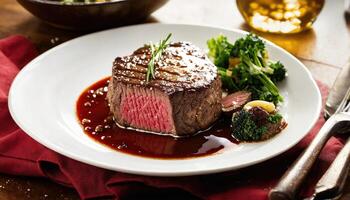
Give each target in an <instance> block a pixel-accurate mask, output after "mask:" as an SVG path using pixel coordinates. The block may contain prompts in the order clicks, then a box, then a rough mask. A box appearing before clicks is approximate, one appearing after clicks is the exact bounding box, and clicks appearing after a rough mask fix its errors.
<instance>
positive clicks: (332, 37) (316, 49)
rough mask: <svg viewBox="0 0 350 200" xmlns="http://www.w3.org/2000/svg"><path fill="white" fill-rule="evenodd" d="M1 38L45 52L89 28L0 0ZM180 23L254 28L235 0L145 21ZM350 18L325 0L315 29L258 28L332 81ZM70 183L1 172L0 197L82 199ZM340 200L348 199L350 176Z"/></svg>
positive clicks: (349, 40) (348, 51)
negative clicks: (55, 21) (15, 38)
mask: <svg viewBox="0 0 350 200" xmlns="http://www.w3.org/2000/svg"><path fill="white" fill-rule="evenodd" d="M0 3H1V4H0V38H3V37H6V36H9V35H13V34H22V35H25V36H27V37H28V38H29V39H31V40H32V41H33V42H34V43H35V44H36V46H37V47H38V49H39V51H40V52H44V51H46V50H48V49H50V48H51V47H54V46H56V45H57V44H60V43H62V42H64V41H67V40H69V39H71V38H74V37H77V36H80V35H83V34H85V33H80V32H71V31H65V30H60V29H56V28H53V27H50V26H48V25H46V24H44V23H42V22H41V21H39V20H38V19H37V18H35V17H33V16H32V15H31V14H30V13H28V12H27V11H26V10H24V9H23V8H22V7H21V6H20V5H19V4H18V3H17V2H16V1H14V0H0ZM148 22H161V23H182V24H201V25H211V26H219V27H223V28H227V29H237V28H238V29H244V30H248V31H251V30H250V29H249V27H247V25H246V24H245V23H244V21H243V18H242V17H241V15H240V14H239V12H238V10H237V7H236V4H235V1H234V0H216V1H212V0H192V1H187V0H172V1H169V2H168V3H167V4H166V5H165V6H164V7H162V8H161V9H159V10H158V11H156V12H155V13H153V15H152V16H151V17H149V19H147V20H146V21H145V22H142V23H148ZM349 33H350V17H348V16H346V15H345V14H344V1H343V0H327V1H326V4H325V6H324V8H323V10H322V12H321V14H320V15H319V17H318V19H317V21H316V22H315V24H314V25H313V29H311V30H309V31H307V32H303V33H301V34H294V35H276V34H266V33H257V34H259V35H261V36H263V37H265V38H267V39H269V40H271V41H273V42H274V43H276V44H278V45H280V46H282V47H283V48H285V49H286V50H288V51H289V52H291V53H292V54H293V55H295V56H296V57H298V58H299V59H300V60H301V61H302V62H303V63H304V64H305V65H306V66H307V67H308V69H309V70H310V71H311V73H312V74H313V76H314V77H315V78H316V79H318V80H321V81H322V82H324V83H326V84H327V85H328V86H331V85H332V83H333V82H334V80H335V78H336V76H337V73H338V72H339V71H340V69H341V67H342V66H343V65H344V64H345V63H346V62H347V60H348V58H349V57H350V35H349ZM78 198H79V197H78V195H77V193H76V192H75V191H74V190H73V189H70V188H65V187H63V186H60V185H57V184H55V183H53V182H50V181H49V180H46V179H41V178H28V177H16V176H9V175H5V174H0V200H11V199H78ZM341 199H343V200H345V199H350V181H349V180H348V181H347V186H346V192H345V195H343V197H341Z"/></svg>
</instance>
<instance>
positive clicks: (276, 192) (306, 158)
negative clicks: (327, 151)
mask: <svg viewBox="0 0 350 200" xmlns="http://www.w3.org/2000/svg"><path fill="white" fill-rule="evenodd" d="M347 65H349V63H347ZM346 68H347V70H349V71H350V67H346ZM345 72H346V73H347V71H345ZM342 73H344V71H342ZM342 73H341V74H340V75H339V76H338V77H346V76H343V75H342ZM338 79H339V78H338ZM337 82H343V83H346V82H349V79H343V80H342V79H341V80H340V81H339V80H337V81H336V83H337ZM334 87H336V85H334ZM334 87H333V88H334ZM333 88H332V89H333ZM347 89H348V91H347V92H346V90H345V92H344V93H347V94H346V95H343V98H342V99H343V100H342V101H341V105H339V107H338V109H336V111H335V112H334V114H333V115H332V116H330V118H329V119H328V120H327V121H326V123H325V124H324V125H323V127H322V128H321V130H320V131H319V132H318V134H317V135H316V136H315V138H314V140H313V141H312V142H311V143H310V145H309V146H308V147H307V148H306V150H305V151H304V152H303V153H302V154H301V155H300V156H299V157H298V159H297V160H296V161H295V162H294V163H293V164H292V166H291V167H290V168H289V169H288V170H287V172H285V174H284V175H283V176H282V178H281V180H280V181H279V183H278V184H277V186H276V187H275V188H273V189H272V190H271V191H270V193H269V199H270V200H288V199H290V200H293V199H295V198H296V194H297V192H298V189H299V188H300V185H301V184H302V182H303V181H304V179H305V177H306V176H307V174H308V172H309V171H310V169H311V167H312V165H313V163H314V162H315V161H316V159H317V157H318V155H319V154H320V152H321V150H322V148H323V146H324V145H325V144H326V142H327V141H328V139H329V138H330V137H331V136H332V135H334V134H337V133H341V132H347V131H348V130H349V128H350V113H349V107H350V105H349V101H348V99H349V96H350V89H349V87H348V88H347ZM331 93H332V92H331ZM335 96H336V95H335ZM338 98H339V96H338ZM335 100H336V101H337V99H335ZM338 102H340V101H338ZM335 106H336V104H335ZM345 151H346V149H345ZM339 162H340V161H339ZM344 165H346V162H345V163H344ZM342 169H343V168H342ZM344 170H345V169H344ZM329 173H331V172H329ZM330 176H331V175H328V177H330ZM326 180H328V179H326ZM335 182H336V183H338V181H335ZM321 183H322V182H321ZM338 185H339V184H338ZM319 191H320V189H319ZM320 192H321V191H320ZM316 193H317V191H316ZM315 197H317V196H315Z"/></svg>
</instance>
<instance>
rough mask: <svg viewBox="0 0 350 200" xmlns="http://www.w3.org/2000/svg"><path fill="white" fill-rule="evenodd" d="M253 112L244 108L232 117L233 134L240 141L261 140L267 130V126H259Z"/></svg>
mask: <svg viewBox="0 0 350 200" xmlns="http://www.w3.org/2000/svg"><path fill="white" fill-rule="evenodd" d="M252 115H253V114H252V113H250V112H248V111H246V110H244V109H242V110H241V111H239V112H237V113H235V114H234V115H233V117H232V136H233V137H234V138H236V139H237V140H239V141H259V140H261V138H262V136H263V134H265V133H266V132H267V127H266V126H257V124H256V123H255V121H254V120H253V116H252Z"/></svg>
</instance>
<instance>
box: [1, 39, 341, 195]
mask: <svg viewBox="0 0 350 200" xmlns="http://www.w3.org/2000/svg"><path fill="white" fill-rule="evenodd" d="M36 55H37V53H36V51H35V49H34V47H33V45H32V44H31V43H30V42H29V41H28V40H27V39H25V38H23V37H21V36H12V37H9V38H6V39H2V40H0V172H2V173H7V174H14V175H21V176H37V177H47V178H49V179H51V180H53V181H55V182H57V183H59V184H62V185H65V186H69V187H74V188H75V189H76V190H77V191H78V193H79V195H80V197H81V198H83V199H90V198H97V197H111V198H117V199H133V198H136V197H137V196H139V197H140V196H141V197H148V198H152V199H154V198H156V197H159V198H162V197H165V196H167V195H169V194H173V195H181V196H183V197H188V198H200V199H212V200H214V199H240V200H249V199H251V200H260V199H261V200H265V199H267V194H268V192H269V189H270V188H271V187H273V186H274V185H275V184H276V182H277V181H278V179H279V178H280V177H281V175H282V174H283V172H285V170H286V169H287V168H288V166H289V165H290V164H291V163H292V162H293V161H294V160H295V158H296V157H297V156H298V155H299V154H300V152H301V151H302V150H303V149H304V148H305V147H306V146H307V145H308V144H309V143H310V141H311V140H312V138H313V137H314V135H315V133H317V131H318V130H319V129H320V127H321V126H322V124H323V123H324V120H323V118H322V116H320V118H319V120H318V122H317V124H316V125H315V127H314V128H313V130H312V131H311V132H310V133H309V134H308V135H307V136H306V137H305V138H304V139H303V140H302V141H301V142H300V143H299V144H298V145H296V146H295V147H294V148H292V149H291V150H289V151H288V152H286V153H284V154H282V155H280V156H278V157H276V158H273V159H270V160H269V161H266V162H263V163H260V164H258V165H254V166H251V167H248V168H245V169H242V170H236V171H232V172H226V173H220V174H215V175H203V176H192V177H179V178H167V177H162V178H160V177H147V176H138V175H131V174H125V173H120V172H113V171H109V170H104V169H101V168H97V167H94V166H90V165H87V164H83V163H80V162H78V161H75V160H72V159H70V158H67V157H65V156H62V155H60V154H58V153H56V152H54V151H51V150H50V149H47V148H46V147H44V146H42V145H41V144H39V143H37V142H36V141H35V140H33V139H32V138H30V137H29V136H28V135H27V134H25V133H24V132H23V131H22V130H21V129H20V128H19V127H18V126H17V125H16V124H15V122H14V121H13V120H12V118H11V116H10V114H9V110H8V107H7V97H8V90H9V87H10V84H11V82H12V80H13V79H14V77H15V76H16V74H17V73H18V71H19V70H20V69H21V68H22V67H23V66H24V65H25V64H26V63H27V62H29V61H30V60H31V59H33V58H34V57H35V56H36ZM319 87H320V89H321V91H322V95H323V97H325V96H326V95H327V92H328V89H327V88H326V87H325V86H324V85H322V84H319ZM342 147H343V141H342V140H340V139H338V138H334V137H333V138H331V139H330V140H329V142H328V143H327V145H326V147H325V148H324V150H323V151H322V153H321V156H320V157H319V159H318V161H317V163H316V166H317V167H315V168H314V169H313V170H312V172H311V175H310V176H309V178H308V180H307V183H306V184H305V187H303V188H304V190H303V191H302V195H303V196H308V195H310V194H311V193H312V191H313V187H314V184H315V182H316V181H317V180H318V178H319V177H320V175H322V173H323V172H324V171H325V170H326V169H327V167H328V166H329V164H330V163H331V162H332V161H333V159H334V158H335V156H336V154H337V153H338V151H339V150H340V149H341V148H342Z"/></svg>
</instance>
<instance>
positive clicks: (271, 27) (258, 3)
mask: <svg viewBox="0 0 350 200" xmlns="http://www.w3.org/2000/svg"><path fill="white" fill-rule="evenodd" d="M323 5H324V0H237V6H238V9H239V11H240V12H241V14H242V15H243V17H244V19H245V20H246V22H247V23H248V24H249V26H251V27H253V28H254V29H257V30H259V31H263V32H271V33H298V32H300V31H303V30H306V29H309V28H311V25H312V23H313V22H314V21H315V20H316V17H317V15H318V14H319V13H320V11H321V9H322V7H323Z"/></svg>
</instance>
